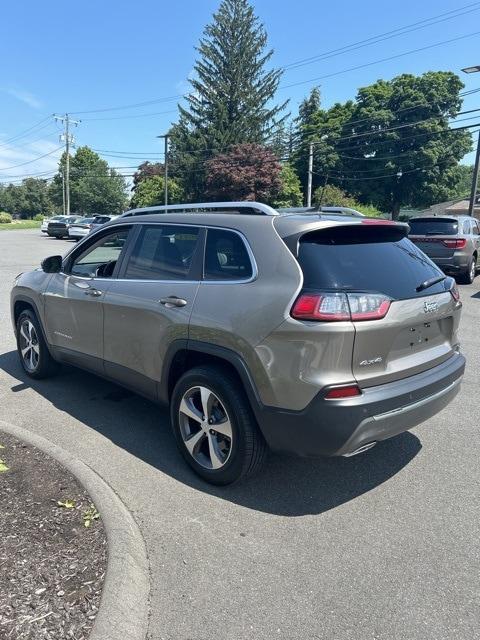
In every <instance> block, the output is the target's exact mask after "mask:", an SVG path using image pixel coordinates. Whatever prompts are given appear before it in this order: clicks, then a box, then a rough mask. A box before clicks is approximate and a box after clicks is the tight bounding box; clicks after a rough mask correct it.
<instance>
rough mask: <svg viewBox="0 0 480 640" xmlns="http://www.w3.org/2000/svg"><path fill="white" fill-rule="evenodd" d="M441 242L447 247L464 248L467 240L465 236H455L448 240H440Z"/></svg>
mask: <svg viewBox="0 0 480 640" xmlns="http://www.w3.org/2000/svg"><path fill="white" fill-rule="evenodd" d="M442 243H443V244H444V245H445V246H446V247H447V248H448V249H464V248H465V245H466V244H467V241H466V239H465V238H455V239H450V240H442Z"/></svg>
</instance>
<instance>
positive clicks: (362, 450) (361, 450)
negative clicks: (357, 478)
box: [342, 442, 377, 458]
mask: <svg viewBox="0 0 480 640" xmlns="http://www.w3.org/2000/svg"><path fill="white" fill-rule="evenodd" d="M376 444H377V443H376V442H369V443H368V444H364V445H362V446H361V447H358V449H355V451H351V452H350V453H344V454H343V455H342V458H351V457H352V456H358V454H359V453H365V451H368V450H369V449H372V448H373V447H374V446H375V445H376Z"/></svg>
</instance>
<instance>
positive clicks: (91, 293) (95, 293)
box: [85, 287, 102, 298]
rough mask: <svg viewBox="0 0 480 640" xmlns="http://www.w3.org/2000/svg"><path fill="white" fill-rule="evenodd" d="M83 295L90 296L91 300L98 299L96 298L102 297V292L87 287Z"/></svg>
mask: <svg viewBox="0 0 480 640" xmlns="http://www.w3.org/2000/svg"><path fill="white" fill-rule="evenodd" d="M85 295H86V296H92V297H93V298H98V296H101V295H102V291H99V290H98V289H95V288H94V287H89V288H88V289H87V290H86V291H85Z"/></svg>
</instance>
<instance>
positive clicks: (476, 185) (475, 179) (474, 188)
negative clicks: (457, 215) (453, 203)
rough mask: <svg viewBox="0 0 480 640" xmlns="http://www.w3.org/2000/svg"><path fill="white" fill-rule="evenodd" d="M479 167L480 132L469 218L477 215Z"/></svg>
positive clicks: (479, 133)
mask: <svg viewBox="0 0 480 640" xmlns="http://www.w3.org/2000/svg"><path fill="white" fill-rule="evenodd" d="M479 165H480V131H479V132H478V141H477V153H476V156H475V168H474V170H473V179H472V190H471V192H470V203H469V205H468V215H469V216H473V214H474V213H475V200H476V197H477V187H478V169H479Z"/></svg>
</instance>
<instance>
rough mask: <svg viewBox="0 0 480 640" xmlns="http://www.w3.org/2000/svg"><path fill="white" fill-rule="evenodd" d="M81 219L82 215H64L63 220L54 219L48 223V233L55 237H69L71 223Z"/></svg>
mask: <svg viewBox="0 0 480 640" xmlns="http://www.w3.org/2000/svg"><path fill="white" fill-rule="evenodd" d="M81 220H83V217H82V216H64V217H63V218H62V219H61V220H52V221H51V222H49V223H48V227H47V235H49V236H52V237H54V238H68V229H69V227H70V225H71V224H73V223H74V222H80V221H81Z"/></svg>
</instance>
